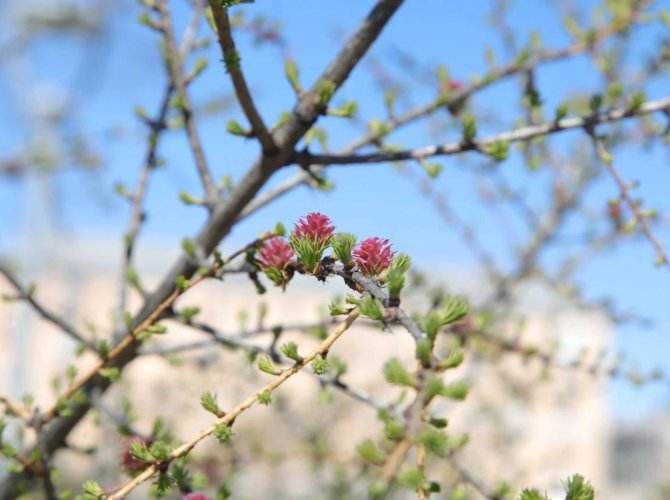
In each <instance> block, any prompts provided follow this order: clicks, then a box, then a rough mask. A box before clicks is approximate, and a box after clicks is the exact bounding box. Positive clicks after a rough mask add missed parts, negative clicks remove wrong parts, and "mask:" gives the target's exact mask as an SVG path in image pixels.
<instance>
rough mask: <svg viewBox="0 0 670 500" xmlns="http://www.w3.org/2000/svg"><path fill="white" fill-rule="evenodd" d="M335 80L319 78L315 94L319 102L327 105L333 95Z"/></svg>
mask: <svg viewBox="0 0 670 500" xmlns="http://www.w3.org/2000/svg"><path fill="white" fill-rule="evenodd" d="M335 90H336V86H335V82H332V81H330V80H321V81H320V82H319V83H318V85H317V95H318V100H319V104H321V105H322V106H327V105H328V103H329V102H330V100H331V99H332V97H333V95H334V94H335Z"/></svg>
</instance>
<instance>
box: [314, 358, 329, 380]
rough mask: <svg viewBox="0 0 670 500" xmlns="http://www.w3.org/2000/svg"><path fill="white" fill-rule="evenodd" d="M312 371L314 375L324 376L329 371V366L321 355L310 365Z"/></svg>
mask: <svg viewBox="0 0 670 500" xmlns="http://www.w3.org/2000/svg"><path fill="white" fill-rule="evenodd" d="M311 366H312V371H313V372H314V374H315V375H325V374H326V373H328V370H329V369H330V364H329V363H328V360H327V359H324V358H323V357H322V356H321V354H319V355H317V356H316V357H315V358H314V359H313V360H312V363H311Z"/></svg>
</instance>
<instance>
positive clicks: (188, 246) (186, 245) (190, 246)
mask: <svg viewBox="0 0 670 500" xmlns="http://www.w3.org/2000/svg"><path fill="white" fill-rule="evenodd" d="M181 248H182V250H184V253H185V254H186V255H188V256H189V257H190V258H192V259H195V256H196V246H195V243H194V242H193V240H191V239H189V238H184V239H183V240H181Z"/></svg>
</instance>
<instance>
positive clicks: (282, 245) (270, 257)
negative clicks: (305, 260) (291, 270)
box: [258, 236, 293, 271]
mask: <svg viewBox="0 0 670 500" xmlns="http://www.w3.org/2000/svg"><path fill="white" fill-rule="evenodd" d="M292 258H293V250H291V247H290V246H288V243H286V242H285V241H284V240H283V239H282V238H280V237H279V236H275V237H274V238H270V239H269V240H266V241H265V243H263V246H262V247H261V249H260V250H259V252H258V263H259V264H260V265H261V267H262V268H264V269H276V270H277V271H281V270H282V269H284V266H286V264H287V263H288V262H289V261H290V260H291V259H292Z"/></svg>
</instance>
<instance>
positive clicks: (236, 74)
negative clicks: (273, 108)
mask: <svg viewBox="0 0 670 500" xmlns="http://www.w3.org/2000/svg"><path fill="white" fill-rule="evenodd" d="M209 5H210V7H211V9H212V15H213V17H214V24H215V25H216V31H217V32H218V34H219V45H221V53H222V54H223V57H224V59H225V58H226V56H227V55H231V54H237V48H236V47H235V40H233V35H232V33H231V28H230V20H229V18H228V11H227V9H224V8H223V7H221V5H220V3H219V2H217V1H213V0H212V1H210V2H209ZM226 70H227V72H228V73H230V79H231V80H232V82H233V87H234V88H235V95H236V96H237V101H238V102H239V104H240V106H241V107H242V110H243V111H244V114H245V115H246V117H247V119H248V120H249V123H250V124H251V129H252V131H253V134H254V136H255V137H257V138H258V141H259V142H260V143H261V146H262V148H263V154H265V155H273V154H275V153H276V152H277V145H276V144H275V142H274V139H273V137H272V134H270V132H269V131H268V129H267V127H266V126H265V123H264V122H263V118H262V117H261V115H260V114H259V112H258V110H257V109H256V105H255V104H254V101H253V98H252V97H251V92H250V91H249V87H248V86H247V82H246V79H245V78H244V74H243V73H242V69H241V65H240V63H238V64H230V65H227V66H226Z"/></svg>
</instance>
